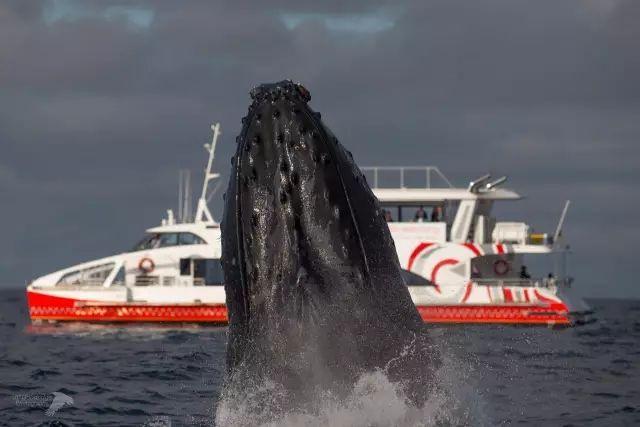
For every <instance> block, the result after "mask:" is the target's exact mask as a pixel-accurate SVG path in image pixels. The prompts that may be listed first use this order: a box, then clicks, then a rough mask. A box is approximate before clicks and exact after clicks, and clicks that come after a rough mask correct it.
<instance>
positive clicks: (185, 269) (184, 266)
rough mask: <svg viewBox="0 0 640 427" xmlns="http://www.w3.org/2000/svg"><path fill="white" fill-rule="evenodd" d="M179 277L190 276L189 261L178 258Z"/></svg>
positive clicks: (188, 259)
mask: <svg viewBox="0 0 640 427" xmlns="http://www.w3.org/2000/svg"><path fill="white" fill-rule="evenodd" d="M180 275H181V276H191V259H190V258H180Z"/></svg>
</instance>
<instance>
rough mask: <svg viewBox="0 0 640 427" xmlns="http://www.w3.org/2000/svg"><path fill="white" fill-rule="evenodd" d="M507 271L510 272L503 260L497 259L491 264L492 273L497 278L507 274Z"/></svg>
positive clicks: (507, 264)
mask: <svg viewBox="0 0 640 427" xmlns="http://www.w3.org/2000/svg"><path fill="white" fill-rule="evenodd" d="M509 270H511V267H510V266H509V263H508V262H507V261H505V260H503V259H499V260H497V261H496V262H494V263H493V271H494V273H496V274H497V275H498V276H504V275H505V274H507V273H508V272H509Z"/></svg>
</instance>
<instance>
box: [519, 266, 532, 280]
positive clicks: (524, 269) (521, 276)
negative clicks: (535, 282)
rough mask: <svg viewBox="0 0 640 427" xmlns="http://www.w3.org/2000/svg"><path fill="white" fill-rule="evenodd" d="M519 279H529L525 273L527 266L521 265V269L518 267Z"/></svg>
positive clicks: (528, 275)
mask: <svg viewBox="0 0 640 427" xmlns="http://www.w3.org/2000/svg"><path fill="white" fill-rule="evenodd" d="M520 278H521V279H531V275H530V274H529V272H528V271H527V266H526V265H523V266H522V267H520Z"/></svg>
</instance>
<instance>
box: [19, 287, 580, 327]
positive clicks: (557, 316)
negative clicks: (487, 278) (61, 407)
mask: <svg viewBox="0 0 640 427" xmlns="http://www.w3.org/2000/svg"><path fill="white" fill-rule="evenodd" d="M27 299H28V303H29V314H30V316H31V319H32V320H60V321H88V322H198V323H217V324H226V323H227V321H228V317H227V309H226V307H225V306H224V305H223V304H219V305H213V304H209V305H153V304H139V305H137V304H121V305H117V304H109V303H102V304H101V303H100V302H85V301H77V300H74V299H71V298H62V297H56V296H51V295H45V294H40V293H36V292H27ZM417 309H418V312H419V313H420V316H421V317H422V319H423V320H424V321H425V322H427V323H511V324H557V325H567V324H570V323H571V322H570V320H569V316H568V310H567V307H566V306H565V305H564V304H562V303H554V304H550V305H548V306H541V305H536V306H532V305H457V306H417Z"/></svg>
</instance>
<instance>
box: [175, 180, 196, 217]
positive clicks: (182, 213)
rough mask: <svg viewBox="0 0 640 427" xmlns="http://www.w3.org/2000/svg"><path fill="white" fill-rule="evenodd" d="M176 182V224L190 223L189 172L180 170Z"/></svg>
mask: <svg viewBox="0 0 640 427" xmlns="http://www.w3.org/2000/svg"><path fill="white" fill-rule="evenodd" d="M178 181H179V184H178V222H191V217H192V212H193V211H192V208H191V198H192V194H191V171H190V170H189V169H180V171H179V180H178Z"/></svg>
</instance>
